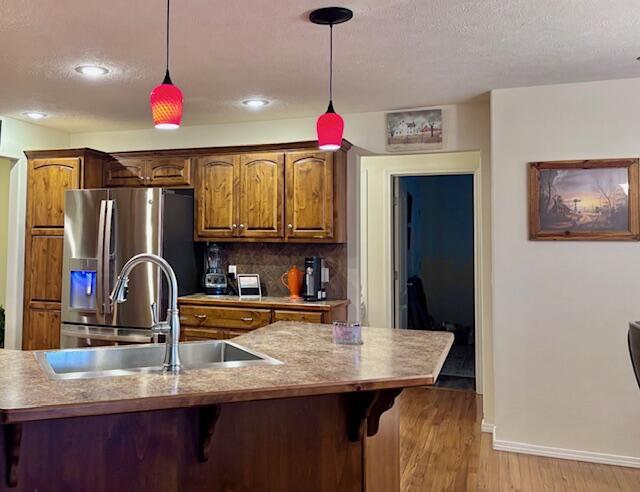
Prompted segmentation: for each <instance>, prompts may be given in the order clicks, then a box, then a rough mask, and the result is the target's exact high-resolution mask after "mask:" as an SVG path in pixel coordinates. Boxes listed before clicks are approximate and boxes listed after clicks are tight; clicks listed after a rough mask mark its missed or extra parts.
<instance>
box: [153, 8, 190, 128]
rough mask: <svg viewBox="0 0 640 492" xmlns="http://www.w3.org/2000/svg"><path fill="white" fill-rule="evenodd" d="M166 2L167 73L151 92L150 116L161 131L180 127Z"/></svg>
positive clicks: (179, 100)
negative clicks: (171, 65) (170, 71)
mask: <svg viewBox="0 0 640 492" xmlns="http://www.w3.org/2000/svg"><path fill="white" fill-rule="evenodd" d="M169 3H170V0H167V71H166V73H165V76H164V80H163V81H162V84H160V85H158V86H156V87H155V88H154V89H153V90H152V91H151V97H150V102H151V115H152V116H153V124H154V126H155V127H156V128H159V129H161V130H173V129H176V128H179V127H180V123H181V121H182V106H183V102H182V100H183V98H182V91H181V90H180V89H179V88H178V87H177V86H175V85H173V82H171V76H170V75H169V8H170V5H169Z"/></svg>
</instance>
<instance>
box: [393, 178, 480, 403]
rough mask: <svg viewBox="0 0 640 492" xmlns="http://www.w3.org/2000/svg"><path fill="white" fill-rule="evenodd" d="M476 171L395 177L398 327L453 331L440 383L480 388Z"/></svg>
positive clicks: (395, 271)
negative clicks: (476, 253) (477, 327)
mask: <svg viewBox="0 0 640 492" xmlns="http://www.w3.org/2000/svg"><path fill="white" fill-rule="evenodd" d="M473 179H474V178H473V174H438V175H426V176H425V175H414V176H411V175H409V176H407V175H402V176H394V177H393V181H392V185H393V235H394V237H393V264H394V266H393V280H394V282H393V285H394V296H393V298H394V306H393V309H394V312H393V319H394V326H395V327H396V328H400V329H417V330H444V331H449V332H451V333H453V334H454V336H455V342H454V345H453V347H452V349H451V351H450V353H449V356H448V357H447V360H446V361H445V364H444V366H443V368H442V371H441V373H440V377H439V379H438V385H440V386H444V387H450V388H457V389H466V390H475V388H476V380H475V377H476V367H475V360H476V350H475V344H476V336H475V335H476V306H475V302H476V300H475V297H476V296H475V293H476V285H475V281H476V274H475V236H476V235H475V230H474V220H475V211H474V181H473Z"/></svg>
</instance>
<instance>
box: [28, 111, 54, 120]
mask: <svg viewBox="0 0 640 492" xmlns="http://www.w3.org/2000/svg"><path fill="white" fill-rule="evenodd" d="M22 114H23V115H24V116H26V117H27V118H31V119H32V120H42V119H44V118H46V117H47V116H49V115H48V114H47V113H42V112H40V111H25V112H24V113H22Z"/></svg>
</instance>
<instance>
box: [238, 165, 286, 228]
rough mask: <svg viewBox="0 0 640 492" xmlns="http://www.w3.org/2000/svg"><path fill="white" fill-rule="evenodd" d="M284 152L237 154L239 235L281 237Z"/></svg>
mask: <svg viewBox="0 0 640 492" xmlns="http://www.w3.org/2000/svg"><path fill="white" fill-rule="evenodd" d="M283 202H284V154H281V153H280V154H245V155H242V156H241V158H240V210H239V221H240V223H239V225H238V228H239V235H240V236H241V237H283V231H282V215H283V213H282V207H283Z"/></svg>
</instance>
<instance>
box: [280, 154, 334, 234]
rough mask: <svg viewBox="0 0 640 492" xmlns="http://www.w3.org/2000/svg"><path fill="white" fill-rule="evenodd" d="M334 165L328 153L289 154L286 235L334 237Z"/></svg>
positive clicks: (287, 164) (287, 161)
mask: <svg viewBox="0 0 640 492" xmlns="http://www.w3.org/2000/svg"><path fill="white" fill-rule="evenodd" d="M333 171H334V162H333V154H332V153H329V152H291V153H288V154H287V159H286V176H287V184H286V190H287V192H286V197H287V198H286V200H287V201H286V207H285V208H286V214H287V216H286V222H287V226H286V236H287V238H300V239H303V238H305V239H330V238H332V237H333V226H334V224H333V212H334V200H333V199H334V183H333V177H334V172H333Z"/></svg>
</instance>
